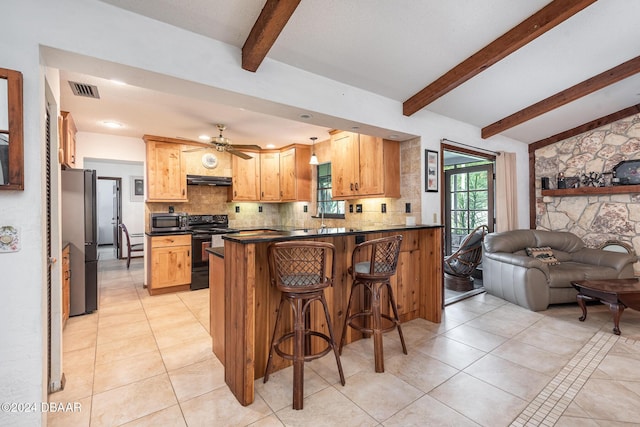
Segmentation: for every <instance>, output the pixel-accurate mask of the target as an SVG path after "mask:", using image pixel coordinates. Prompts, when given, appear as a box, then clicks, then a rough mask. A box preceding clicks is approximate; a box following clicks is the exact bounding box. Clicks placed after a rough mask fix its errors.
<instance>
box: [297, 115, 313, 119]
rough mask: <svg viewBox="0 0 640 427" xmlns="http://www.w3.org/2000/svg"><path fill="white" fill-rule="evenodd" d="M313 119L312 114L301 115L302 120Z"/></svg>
mask: <svg viewBox="0 0 640 427" xmlns="http://www.w3.org/2000/svg"><path fill="white" fill-rule="evenodd" d="M311 117H313V116H312V115H311V114H309V113H302V114H300V118H301V119H305V120H306V119H310V118H311Z"/></svg>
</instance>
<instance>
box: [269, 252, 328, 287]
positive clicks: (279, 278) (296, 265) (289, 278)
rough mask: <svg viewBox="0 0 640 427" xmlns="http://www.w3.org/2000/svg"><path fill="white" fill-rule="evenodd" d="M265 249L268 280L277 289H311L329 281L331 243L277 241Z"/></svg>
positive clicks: (324, 285) (323, 285) (325, 285)
mask: <svg viewBox="0 0 640 427" xmlns="http://www.w3.org/2000/svg"><path fill="white" fill-rule="evenodd" d="M268 252H269V272H270V277H271V283H272V284H273V285H275V286H277V287H278V289H279V290H280V291H281V292H305V291H307V292H308V291H314V290H318V289H322V288H326V287H327V286H329V285H331V284H332V283H333V279H334V270H335V268H334V262H333V258H334V255H335V247H334V246H333V245H332V244H331V243H325V242H309V241H291V242H278V243H272V244H271V245H269V249H268ZM329 262H330V263H331V271H330V273H329V275H328V276H327V266H328V264H329Z"/></svg>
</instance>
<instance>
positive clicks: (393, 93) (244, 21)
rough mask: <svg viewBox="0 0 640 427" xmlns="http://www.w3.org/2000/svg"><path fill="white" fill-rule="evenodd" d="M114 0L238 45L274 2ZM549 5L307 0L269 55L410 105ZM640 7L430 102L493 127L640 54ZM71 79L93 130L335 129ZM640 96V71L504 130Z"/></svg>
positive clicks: (592, 15) (536, 1) (267, 134)
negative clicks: (95, 95)
mask: <svg viewBox="0 0 640 427" xmlns="http://www.w3.org/2000/svg"><path fill="white" fill-rule="evenodd" d="M102 1H104V2H105V3H110V4H112V5H115V6H117V7H121V8H124V9H128V10H130V11H132V12H134V13H138V14H142V15H145V16H148V17H150V18H152V19H156V20H160V21H163V22H166V23H169V24H172V25H175V26H178V27H182V28H184V29H187V30H190V31H193V32H195V33H199V34H202V35H205V36H208V37H211V38H214V39H217V40H220V41H223V42H225V43H228V44H231V45H234V46H236V47H238V48H241V47H242V45H243V44H244V41H245V40H246V38H247V36H248V34H249V31H250V30H251V28H252V26H253V24H254V22H255V21H256V19H257V17H258V15H259V13H260V11H261V9H262V7H263V5H264V0H242V1H229V0H182V1H180V2H176V1H174V0H102ZM547 3H548V0H527V1H526V2H524V1H517V2H516V1H513V0H449V1H441V0H421V1H415V0H395V1H388V0H302V1H301V3H300V5H299V6H298V7H297V9H296V11H295V12H294V14H293V16H292V17H291V19H290V20H289V22H288V23H287V25H286V27H285V28H284V30H283V31H282V33H281V34H280V36H279V37H278V39H277V41H276V43H275V44H274V46H273V47H272V48H271V50H270V51H269V53H268V57H269V58H271V59H274V60H277V61H280V62H283V63H286V64H289V65H292V66H294V67H298V68H300V69H304V70H307V71H310V72H313V73H316V74H319V75H323V76H326V77H328V78H331V79H333V80H336V81H340V82H344V83H347V84H349V85H352V86H356V87H359V88H362V89H365V90H367V91H370V92H374V93H377V94H380V95H382V96H385V97H388V98H391V99H394V100H397V101H401V102H403V101H405V100H406V99H408V98H409V97H410V96H411V95H413V94H415V93H416V92H418V91H419V90H420V89H422V88H423V87H425V86H427V85H428V84H429V83H431V82H433V81H434V80H435V79H437V78H438V77H440V76H441V75H442V74H444V73H445V72H446V71H448V70H449V69H451V68H453V67H454V66H455V65H457V64H458V63H460V62H462V61H463V60H464V59H466V58H467V57H469V56H470V55H472V54H473V53H475V52H476V51H478V50H479V49H481V48H482V47H484V46H485V45H487V44H489V43H490V42H492V41H493V40H495V39H496V38H497V37H498V36H500V35H502V34H503V33H505V32H506V31H508V30H509V29H511V28H512V27H514V26H516V25H517V24H518V23H520V22H522V21H523V20H524V19H525V18H527V17H528V16H530V15H532V14H533V13H535V12H536V11H537V10H539V9H541V8H542V7H543V6H545V5H546V4H547ZM638 16H640V1H637V0H600V1H597V2H596V3H594V4H593V5H591V6H589V7H587V8H586V9H585V10H583V11H581V12H579V13H578V14H577V15H575V16H573V17H572V18H570V19H569V20H567V21H565V22H564V23H562V24H560V25H559V26H557V27H556V28H554V29H552V30H550V31H549V32H547V33H545V34H544V35H542V36H541V37H539V38H537V39H536V40H534V41H533V42H531V43H529V44H528V45H526V46H525V47H523V48H521V49H520V50H518V51H517V52H515V53H513V54H511V55H510V56H508V57H507V58H505V59H503V60H502V61H500V62H498V63H497V64H495V65H493V66H492V67H490V68H489V69H487V70H486V71H484V72H482V73H480V74H479V75H478V76H476V77H474V78H472V79H471V80H469V81H467V82H466V83H464V84H462V85H461V86H459V87H458V88H456V89H454V90H453V91H451V92H450V93H448V94H446V95H445V96H443V97H442V98H440V99H438V100H436V101H435V102H434V103H432V104H430V105H428V106H427V107H426V109H427V110H430V111H433V112H435V113H439V114H442V115H445V116H448V117H451V118H454V119H457V120H460V121H463V122H466V123H470V124H472V125H475V126H478V127H485V126H487V125H489V124H491V123H493V122H495V121H497V120H500V119H502V118H504V117H506V116H508V115H510V114H512V113H514V112H516V111H518V110H520V109H522V108H524V107H527V106H528V105H531V104H533V103H535V102H538V101H540V100H542V99H544V98H547V97H549V96H551V95H553V94H555V93H557V92H559V91H561V90H563V89H566V88H568V87H570V86H573V85H575V84H577V83H580V82H582V81H583V80H585V79H587V78H589V77H592V76H594V75H596V74H599V73H602V72H603V71H606V70H608V69H610V68H613V67H615V66H617V65H619V64H621V63H622V62H624V61H627V60H629V59H631V58H634V57H636V56H638V55H639V54H640V25H638V22H637V17H638ZM258 72H260V70H259V69H258ZM61 76H62V79H63V80H67V79H69V80H75V81H79V82H82V83H91V84H97V86H98V87H99V90H100V95H101V100H100V102H95V100H87V99H82V98H78V97H73V96H71V95H70V94H71V93H70V91H67V88H68V85H67V84H66V83H65V82H64V81H63V83H62V85H61V86H62V89H63V92H62V99H61V107H62V108H63V109H66V110H69V111H71V112H73V114H74V118H75V119H76V122H77V125H78V128H79V130H81V131H90V132H102V133H104V132H105V130H104V128H102V127H101V126H100V123H101V122H102V121H103V120H107V119H110V118H113V119H117V117H122V116H123V115H121V114H120V113H122V112H126V117H127V123H126V124H127V126H128V129H130V130H127V131H124V130H121V131H118V134H123V132H128V133H126V134H127V135H129V136H138V137H139V136H141V135H142V134H145V133H148V134H158V135H163V136H170V137H173V136H182V137H187V138H196V137H197V136H198V135H200V134H201V133H208V134H215V133H216V132H215V123H218V122H224V123H226V124H228V125H229V129H228V130H227V131H226V132H225V136H228V137H229V138H231V139H232V140H234V142H237V143H242V144H253V143H257V144H259V145H263V146H264V144H265V141H267V142H269V141H270V142H274V143H275V144H276V145H284V144H288V143H291V142H307V141H308V138H309V137H311V136H319V137H320V139H321V140H322V138H323V136H326V130H327V128H323V127H318V126H312V125H309V124H308V123H303V122H302V121H297V120H285V119H279V118H275V117H272V116H265V115H262V114H256V113H251V112H249V111H245V110H240V109H237V108H235V109H230V108H228V107H225V106H222V105H215V104H210V103H207V102H204V101H199V100H194V99H192V98H183V97H179V96H176V95H170V94H165V93H160V92H155V91H151V90H147V89H140V88H135V87H132V86H114V85H113V84H111V83H110V82H108V81H106V80H102V79H97V78H95V77H89V76H86V75H79V74H75V73H71V72H63V73H62V75H61ZM125 95H126V96H125ZM638 103H640V74H639V75H636V76H633V77H630V78H627V79H625V80H623V81H621V82H619V83H617V84H615V85H612V86H610V87H608V88H605V89H602V90H600V91H597V92H595V93H593V94H591V95H589V96H587V97H585V98H583V99H581V100H578V101H575V102H572V103H570V104H568V105H565V106H564V107H561V108H558V109H556V110H554V111H552V112H549V113H546V114H544V115H542V116H540V117H538V118H536V119H533V120H531V121H529V122H527V123H524V124H521V125H519V126H516V127H514V128H512V129H509V130H507V131H505V132H503V133H502V134H503V135H505V136H508V137H511V138H513V139H516V140H520V141H523V142H527V143H531V142H535V141H537V140H540V139H542V138H545V137H548V136H551V135H554V134H556V133H558V132H561V131H564V130H567V129H571V128H573V127H575V126H578V125H581V124H583V123H586V122H589V121H591V120H594V119H596V118H598V117H602V116H605V115H607V114H610V113H613V112H616V111H618V110H621V109H623V108H626V107H630V106H632V105H635V104H638ZM149 112H152V113H153V114H148V113H149ZM149 117H153V119H152V120H151V119H149ZM389 131H393V130H389ZM402 137H408V136H407V135H401V138H402ZM234 138H235V139H239V140H240V141H239V142H238V141H236V140H235V139H234Z"/></svg>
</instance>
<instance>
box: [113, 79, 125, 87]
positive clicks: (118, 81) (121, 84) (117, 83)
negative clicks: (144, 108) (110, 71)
mask: <svg viewBox="0 0 640 427" xmlns="http://www.w3.org/2000/svg"><path fill="white" fill-rule="evenodd" d="M111 83H113V84H116V85H119V86H124V85H126V83H125V82H123V81H122V80H117V79H111Z"/></svg>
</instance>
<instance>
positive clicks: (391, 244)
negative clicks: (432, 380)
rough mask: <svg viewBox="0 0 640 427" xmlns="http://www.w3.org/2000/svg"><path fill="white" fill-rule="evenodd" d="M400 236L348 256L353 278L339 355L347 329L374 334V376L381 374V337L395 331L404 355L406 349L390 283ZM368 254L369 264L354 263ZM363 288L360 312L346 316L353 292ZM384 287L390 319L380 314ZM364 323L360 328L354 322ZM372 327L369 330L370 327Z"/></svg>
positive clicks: (367, 245)
mask: <svg viewBox="0 0 640 427" xmlns="http://www.w3.org/2000/svg"><path fill="white" fill-rule="evenodd" d="M401 243H402V236H401V235H398V236H391V237H383V238H381V239H374V240H369V241H368V242H364V243H360V244H359V245H358V246H356V247H355V249H354V250H353V253H352V255H351V267H349V274H351V276H352V277H353V285H352V286H351V294H350V296H349V304H348V305H347V315H346V318H345V323H344V327H343V328H342V339H341V340H340V354H342V347H343V346H344V342H345V338H346V336H347V326H350V327H352V328H353V329H355V330H357V331H360V332H362V333H365V334H368V335H370V334H373V351H374V356H375V369H376V372H384V352H383V348H382V333H383V332H388V331H391V330H393V329H395V328H397V329H398V334H399V335H400V342H401V343H402V351H403V352H404V354H407V346H406V345H405V343H404V336H403V335H402V327H401V326H400V318H399V316H398V307H397V306H396V301H395V299H394V297H393V289H392V288H391V282H390V281H389V279H390V278H391V276H393V275H394V274H396V268H397V266H398V255H399V254H400V244H401ZM367 251H370V255H369V261H362V262H356V261H357V260H358V259H362V258H361V257H362V255H363V254H366V253H367ZM359 286H363V287H364V289H365V307H364V309H363V311H360V312H356V313H353V314H351V315H350V314H349V313H350V311H351V305H352V304H353V299H354V295H355V296H356V297H357V294H356V293H355V291H356V289H357V288H358V287H359ZM384 287H386V288H387V291H388V293H389V305H390V306H391V310H392V311H393V317H391V316H389V315H387V314H384V313H382V311H381V306H380V305H381V304H380V293H381V290H382V288H384ZM361 318H362V319H364V321H363V322H362V323H361V324H359V323H358V321H357V320H356V319H361ZM383 319H385V321H390V322H391V325H386V326H385V327H383V325H382V322H383ZM369 326H371V327H369Z"/></svg>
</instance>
